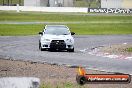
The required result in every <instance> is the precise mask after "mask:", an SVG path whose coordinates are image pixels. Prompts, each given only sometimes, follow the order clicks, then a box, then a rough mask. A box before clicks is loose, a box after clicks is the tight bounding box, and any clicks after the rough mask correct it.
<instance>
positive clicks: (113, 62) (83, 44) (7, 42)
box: [0, 35, 132, 74]
mask: <svg viewBox="0 0 132 88" xmlns="http://www.w3.org/2000/svg"><path fill="white" fill-rule="evenodd" d="M74 37H75V52H74V53H70V52H49V51H40V50H39V49H38V40H39V36H0V58H4V59H14V60H24V61H34V62H36V61H39V62H47V63H52V64H53V63H56V64H60V65H61V64H66V65H75V66H76V65H77V66H78V65H79V66H85V67H87V68H89V69H98V70H104V71H108V72H120V73H129V74H132V60H124V59H115V58H107V57H99V56H94V55H90V54H89V53H88V52H89V51H90V50H91V49H92V48H94V47H99V46H104V45H105V46H107V45H112V44H123V43H128V44H132V35H87V36H85V35H83V36H81V35H80V36H79V35H76V36H74ZM85 49H87V50H86V51H85V52H83V50H85Z"/></svg>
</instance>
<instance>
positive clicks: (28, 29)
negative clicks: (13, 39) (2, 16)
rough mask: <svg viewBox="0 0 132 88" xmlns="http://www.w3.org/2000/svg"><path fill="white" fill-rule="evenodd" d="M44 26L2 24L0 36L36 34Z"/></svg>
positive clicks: (0, 25)
mask: <svg viewBox="0 0 132 88" xmlns="http://www.w3.org/2000/svg"><path fill="white" fill-rule="evenodd" d="M42 28H43V25H15V24H13V25H12V24H7V25H6V24H0V36H6V35H9V36H11V35H13V36H16V35H36V34H37V33H38V32H39V31H41V30H42Z"/></svg>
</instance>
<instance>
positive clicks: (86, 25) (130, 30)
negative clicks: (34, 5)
mask: <svg viewBox="0 0 132 88" xmlns="http://www.w3.org/2000/svg"><path fill="white" fill-rule="evenodd" d="M0 21H1V22H3V21H7V22H8V21H11V22H12V21H13V22H16V21H17V22H80V23H74V24H71V23H67V24H66V25H68V27H70V29H71V31H74V32H75V33H76V34H77V35H101V34H132V16H93V15H92V16H90V15H85V14H84V15H75V14H72V13H66V14H64V13H41V12H38V13H37V12H20V13H16V12H12V11H11V12H9V11H0ZM106 22H107V23H106ZM113 22H117V23H113ZM44 26H45V24H0V36H8V35H13V36H16V35H36V34H37V33H38V32H39V31H41V30H42V29H43V28H44Z"/></svg>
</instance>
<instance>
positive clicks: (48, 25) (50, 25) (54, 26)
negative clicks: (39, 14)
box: [45, 25, 68, 28]
mask: <svg viewBox="0 0 132 88" xmlns="http://www.w3.org/2000/svg"><path fill="white" fill-rule="evenodd" d="M47 27H66V28H68V27H67V26H66V25H46V26H45V28H47Z"/></svg>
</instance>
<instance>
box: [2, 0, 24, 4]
mask: <svg viewBox="0 0 132 88" xmlns="http://www.w3.org/2000/svg"><path fill="white" fill-rule="evenodd" d="M4 3H5V4H8V0H4ZM9 3H10V4H19V0H12V2H11V0H9ZM23 4H24V0H21V5H23ZM0 5H3V0H0Z"/></svg>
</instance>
